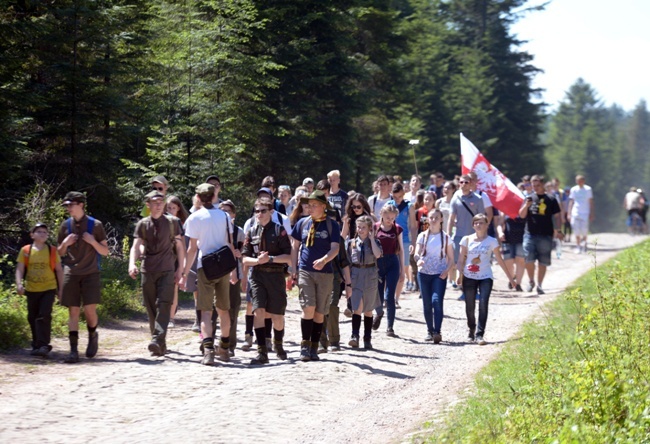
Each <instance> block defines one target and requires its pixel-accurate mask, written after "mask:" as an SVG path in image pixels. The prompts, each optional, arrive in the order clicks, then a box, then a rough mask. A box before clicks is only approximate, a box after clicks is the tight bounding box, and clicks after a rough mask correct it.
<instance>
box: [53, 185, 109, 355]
mask: <svg viewBox="0 0 650 444" xmlns="http://www.w3.org/2000/svg"><path fill="white" fill-rule="evenodd" d="M63 206H64V207H65V209H66V210H67V211H68V214H69V215H70V217H69V218H68V219H66V220H64V221H63V222H62V223H61V226H60V227H59V233H58V236H57V243H58V245H59V246H58V247H57V249H58V252H59V255H61V261H62V263H63V294H62V295H61V305H63V306H65V307H68V313H69V318H68V330H69V338H70V354H69V355H68V356H67V357H66V358H65V359H64V362H65V363H68V364H71V363H75V362H79V352H78V350H77V346H78V343H79V316H80V314H81V307H82V304H83V308H84V316H85V318H86V325H87V326H88V346H87V348H86V357H87V358H93V357H95V355H96V354H97V348H98V341H99V336H98V334H97V324H98V323H99V319H98V317H97V304H99V303H101V282H100V279H99V259H100V257H101V256H106V255H108V243H107V242H106V232H105V231H104V226H103V225H102V223H101V222H100V221H99V220H97V219H95V218H93V217H90V216H88V215H86V196H85V195H84V194H83V193H80V192H78V191H70V192H69V193H68V194H66V195H65V198H64V199H63Z"/></svg>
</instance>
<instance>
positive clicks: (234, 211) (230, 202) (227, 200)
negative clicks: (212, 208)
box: [219, 199, 237, 213]
mask: <svg viewBox="0 0 650 444" xmlns="http://www.w3.org/2000/svg"><path fill="white" fill-rule="evenodd" d="M226 205H227V206H229V207H230V208H231V210H232V212H233V213H236V212H237V209H236V207H235V204H234V203H233V202H232V200H230V199H226V200H224V201H222V202H221V203H220V204H219V208H221V207H222V206H226Z"/></svg>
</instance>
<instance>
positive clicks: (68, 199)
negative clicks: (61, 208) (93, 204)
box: [63, 191, 86, 205]
mask: <svg viewBox="0 0 650 444" xmlns="http://www.w3.org/2000/svg"><path fill="white" fill-rule="evenodd" d="M72 202H77V203H86V195H85V194H84V193H80V192H79V191H70V192H68V194H66V195H65V197H64V198H63V205H68V204H70V203H72Z"/></svg>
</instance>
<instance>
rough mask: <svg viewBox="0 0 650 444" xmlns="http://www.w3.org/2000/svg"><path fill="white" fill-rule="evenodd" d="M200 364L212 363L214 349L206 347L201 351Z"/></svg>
mask: <svg viewBox="0 0 650 444" xmlns="http://www.w3.org/2000/svg"><path fill="white" fill-rule="evenodd" d="M201 364H203V365H214V349H213V348H206V349H205V352H204V353H203V359H201Z"/></svg>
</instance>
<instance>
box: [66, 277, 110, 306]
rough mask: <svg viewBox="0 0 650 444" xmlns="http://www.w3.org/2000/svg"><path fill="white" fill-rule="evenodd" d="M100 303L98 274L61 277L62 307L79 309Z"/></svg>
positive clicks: (100, 285) (100, 290) (100, 292)
mask: <svg viewBox="0 0 650 444" xmlns="http://www.w3.org/2000/svg"><path fill="white" fill-rule="evenodd" d="M101 302H102V283H101V280H100V279H99V273H93V274H85V275H74V274H69V273H66V274H64V276H63V297H62V298H61V305H63V306H64V307H81V305H82V304H83V305H93V304H100V303H101Z"/></svg>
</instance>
